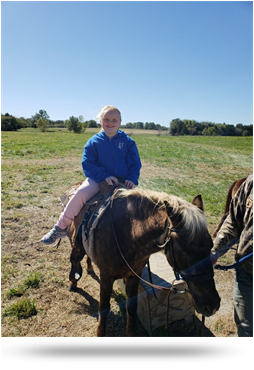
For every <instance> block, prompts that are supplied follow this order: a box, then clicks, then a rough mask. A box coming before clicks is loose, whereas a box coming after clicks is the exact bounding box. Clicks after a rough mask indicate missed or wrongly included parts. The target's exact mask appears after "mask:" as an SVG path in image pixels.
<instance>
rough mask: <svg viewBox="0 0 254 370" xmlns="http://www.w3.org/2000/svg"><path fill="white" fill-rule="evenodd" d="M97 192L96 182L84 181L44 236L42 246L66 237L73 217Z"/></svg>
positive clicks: (97, 185)
mask: <svg viewBox="0 0 254 370" xmlns="http://www.w3.org/2000/svg"><path fill="white" fill-rule="evenodd" d="M99 190H100V189H99V184H98V183H97V182H95V181H93V180H91V179H86V180H85V181H84V182H83V184H82V185H80V187H79V188H78V189H77V191H76V192H75V193H74V194H73V196H72V198H71V199H70V200H69V202H68V203H67V206H66V207H65V209H64V211H63V212H62V214H61V216H60V218H59V220H58V222H57V224H56V225H55V226H54V227H53V229H51V230H50V231H49V232H48V233H47V234H46V235H44V237H43V238H42V239H41V242H43V243H44V244H53V243H54V242H55V241H56V240H57V239H59V238H63V237H65V236H66V235H67V230H66V228H67V226H69V225H70V224H71V222H72V221H73V220H74V218H75V216H77V215H78V213H79V211H80V210H81V209H82V207H83V205H84V204H85V203H86V202H87V201H88V200H89V199H90V198H92V197H93V196H94V195H95V194H97V193H98V192H99Z"/></svg>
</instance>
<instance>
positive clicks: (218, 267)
mask: <svg viewBox="0 0 254 370" xmlns="http://www.w3.org/2000/svg"><path fill="white" fill-rule="evenodd" d="M252 255H253V252H251V253H250V254H247V256H244V257H242V258H241V259H239V261H237V262H236V263H234V264H233V265H228V266H222V265H214V266H213V267H214V268H215V269H216V270H223V271H227V270H230V269H233V268H235V267H236V266H238V265H240V264H241V263H242V262H243V261H245V260H246V259H247V258H249V257H251V256H252Z"/></svg>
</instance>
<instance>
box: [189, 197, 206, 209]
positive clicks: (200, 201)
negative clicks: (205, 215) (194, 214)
mask: <svg viewBox="0 0 254 370" xmlns="http://www.w3.org/2000/svg"><path fill="white" fill-rule="evenodd" d="M192 204H194V205H195V206H197V207H198V208H199V209H201V211H203V212H204V205H203V199H202V195H201V194H198V195H196V196H195V198H194V199H193V201H192Z"/></svg>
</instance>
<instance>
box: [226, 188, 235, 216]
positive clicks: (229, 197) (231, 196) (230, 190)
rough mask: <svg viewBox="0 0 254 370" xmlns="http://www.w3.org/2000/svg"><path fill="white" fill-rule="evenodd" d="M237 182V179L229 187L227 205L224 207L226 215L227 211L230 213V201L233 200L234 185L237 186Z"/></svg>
mask: <svg viewBox="0 0 254 370" xmlns="http://www.w3.org/2000/svg"><path fill="white" fill-rule="evenodd" d="M236 183H237V181H234V182H233V183H232V184H231V185H230V187H229V189H228V195H227V200H226V205H225V209H224V212H223V214H224V215H225V214H226V213H228V211H229V205H230V202H231V200H232V198H233V195H232V194H233V189H234V187H235V185H236Z"/></svg>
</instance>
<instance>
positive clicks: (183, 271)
mask: <svg viewBox="0 0 254 370" xmlns="http://www.w3.org/2000/svg"><path fill="white" fill-rule="evenodd" d="M166 208H167V213H168V216H169V220H170V224H171V225H170V231H171V235H170V239H169V241H168V244H167V247H166V255H167V260H168V262H169V264H170V265H171V266H172V267H173V269H174V271H175V274H176V276H177V274H179V275H180V276H181V277H182V279H183V280H184V281H185V282H186V283H187V285H188V288H189V290H190V293H191V295H192V299H193V304H194V307H195V309H196V311H197V312H199V313H201V314H203V315H204V316H211V315H213V314H214V313H215V312H216V311H217V310H218V309H219V307H220V297H219V295H218V292H217V290H216V288H215V283H214V279H213V267H212V263H211V261H210V251H211V248H212V246H213V243H212V238H211V236H210V234H209V232H208V230H207V225H206V219H205V216H204V213H203V201H202V197H201V195H198V196H196V197H195V198H194V200H193V202H192V203H188V202H185V201H184V200H182V199H180V198H177V197H170V199H169V201H168V202H167V203H166Z"/></svg>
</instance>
